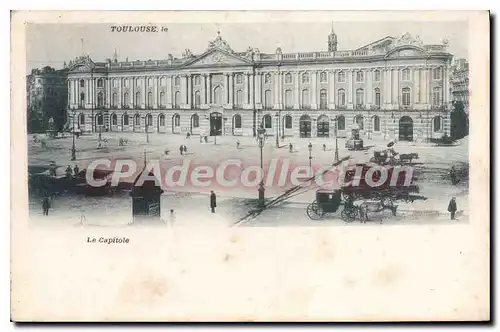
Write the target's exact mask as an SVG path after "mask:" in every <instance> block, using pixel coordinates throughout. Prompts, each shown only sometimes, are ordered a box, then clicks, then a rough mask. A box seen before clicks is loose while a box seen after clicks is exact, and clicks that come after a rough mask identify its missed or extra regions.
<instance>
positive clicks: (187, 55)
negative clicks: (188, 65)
mask: <svg viewBox="0 0 500 332" xmlns="http://www.w3.org/2000/svg"><path fill="white" fill-rule="evenodd" d="M182 57H183V58H192V57H193V52H191V50H190V49H189V48H186V49H185V50H184V53H182Z"/></svg>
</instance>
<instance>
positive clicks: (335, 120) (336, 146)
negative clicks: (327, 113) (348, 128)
mask: <svg viewBox="0 0 500 332" xmlns="http://www.w3.org/2000/svg"><path fill="white" fill-rule="evenodd" d="M338 120H339V119H338V117H337V116H335V118H333V121H334V124H335V161H336V162H338V161H339V141H338V136H339V134H338Z"/></svg>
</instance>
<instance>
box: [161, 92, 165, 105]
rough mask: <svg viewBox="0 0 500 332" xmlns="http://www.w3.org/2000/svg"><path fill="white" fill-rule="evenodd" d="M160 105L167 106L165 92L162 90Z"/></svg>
mask: <svg viewBox="0 0 500 332" xmlns="http://www.w3.org/2000/svg"><path fill="white" fill-rule="evenodd" d="M160 106H161V107H164V106H165V92H160Z"/></svg>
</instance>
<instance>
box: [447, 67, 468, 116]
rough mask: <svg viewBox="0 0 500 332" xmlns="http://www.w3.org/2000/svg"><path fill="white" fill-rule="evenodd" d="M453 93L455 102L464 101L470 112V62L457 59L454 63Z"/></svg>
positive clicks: (466, 110)
mask: <svg viewBox="0 0 500 332" xmlns="http://www.w3.org/2000/svg"><path fill="white" fill-rule="evenodd" d="M451 94H452V98H453V102H462V103H463V105H464V110H465V112H469V62H468V61H467V59H457V60H455V61H454V62H453V65H452V75H451Z"/></svg>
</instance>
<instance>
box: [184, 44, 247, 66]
mask: <svg viewBox="0 0 500 332" xmlns="http://www.w3.org/2000/svg"><path fill="white" fill-rule="evenodd" d="M251 64H252V62H251V61H250V60H248V59H245V58H242V57H240V56H238V55H235V54H233V53H229V52H226V51H223V50H221V49H218V48H214V49H211V50H209V51H207V52H205V53H203V54H202V55H200V56H199V57H196V58H194V59H192V60H190V61H188V62H186V63H184V65H183V67H205V66H241V65H245V66H246V65H251Z"/></svg>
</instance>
